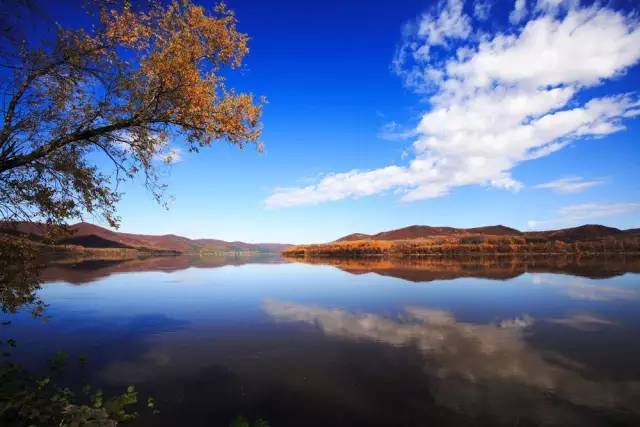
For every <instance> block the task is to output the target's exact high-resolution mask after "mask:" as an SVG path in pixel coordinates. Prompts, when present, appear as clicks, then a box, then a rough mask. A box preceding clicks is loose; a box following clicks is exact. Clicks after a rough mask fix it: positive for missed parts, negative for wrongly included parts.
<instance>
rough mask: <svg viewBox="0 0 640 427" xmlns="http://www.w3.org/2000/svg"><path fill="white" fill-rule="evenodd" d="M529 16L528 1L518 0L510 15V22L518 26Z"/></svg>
mask: <svg viewBox="0 0 640 427" xmlns="http://www.w3.org/2000/svg"><path fill="white" fill-rule="evenodd" d="M526 14H527V0H516V2H515V3H514V5H513V10H512V11H511V13H510V14H509V22H511V23H512V24H517V23H518V22H520V21H522V19H523V18H524V17H525V15H526Z"/></svg>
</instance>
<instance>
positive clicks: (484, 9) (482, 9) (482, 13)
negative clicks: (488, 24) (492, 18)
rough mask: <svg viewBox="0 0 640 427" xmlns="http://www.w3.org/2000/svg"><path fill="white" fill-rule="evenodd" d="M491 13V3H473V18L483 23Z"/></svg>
mask: <svg viewBox="0 0 640 427" xmlns="http://www.w3.org/2000/svg"><path fill="white" fill-rule="evenodd" d="M490 13H491V2H489V1H488V0H476V1H475V2H473V16H475V17H476V18H477V19H478V20H480V21H485V20H486V19H487V18H489V14H490Z"/></svg>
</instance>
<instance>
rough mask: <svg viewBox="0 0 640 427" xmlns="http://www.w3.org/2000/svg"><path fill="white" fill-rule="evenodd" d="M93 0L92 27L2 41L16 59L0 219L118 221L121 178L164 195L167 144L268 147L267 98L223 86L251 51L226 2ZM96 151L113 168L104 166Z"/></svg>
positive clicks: (0, 157) (5, 130) (1, 131)
mask: <svg viewBox="0 0 640 427" xmlns="http://www.w3.org/2000/svg"><path fill="white" fill-rule="evenodd" d="M94 4H97V5H98V9H97V12H99V14H98V15H99V20H98V21H96V24H95V26H92V27H90V28H89V27H87V28H80V29H78V28H64V27H62V26H57V27H56V31H51V32H46V31H44V32H43V33H46V34H48V35H51V40H45V41H44V42H42V43H41V42H40V41H37V42H36V41H32V40H19V41H17V42H16V43H5V44H3V45H2V46H0V55H2V56H3V58H5V59H6V61H8V62H11V63H10V64H2V66H3V67H5V68H6V69H7V70H11V71H9V72H8V73H7V79H6V81H5V82H4V83H5V89H6V93H7V95H6V97H7V102H5V103H4V106H2V107H1V108H0V110H2V111H1V113H2V114H0V116H2V117H3V123H2V125H1V128H0V174H2V180H0V193H1V194H4V195H5V196H4V197H0V220H11V221H16V220H19V221H29V220H34V219H35V220H38V221H44V222H49V223H53V224H62V223H64V222H65V221H67V220H69V219H77V218H79V217H80V216H81V215H85V214H89V215H97V216H101V217H102V218H104V219H105V220H106V222H107V223H109V224H110V225H113V226H115V225H117V223H118V221H119V218H118V217H117V215H116V212H115V207H116V203H117V201H118V199H119V197H120V194H119V193H118V191H117V189H118V184H119V183H120V182H121V181H123V180H127V179H132V178H133V177H134V176H135V175H137V174H143V175H144V183H145V186H146V187H147V188H148V189H149V190H150V191H151V192H152V193H153V195H154V196H155V197H156V199H157V200H158V201H160V202H161V203H162V201H163V200H164V197H163V196H164V189H165V186H164V185H163V184H162V183H161V182H160V177H159V174H158V173H157V170H156V169H157V167H158V165H159V164H160V163H159V162H158V161H156V160H163V159H169V160H170V159H171V158H172V156H171V153H173V152H176V150H179V148H180V147H177V146H176V143H171V144H170V142H171V141H181V142H184V145H185V146H186V149H187V150H190V151H198V150H199V149H200V148H201V147H203V146H206V145H210V144H211V143H213V142H214V141H222V140H225V141H228V142H231V143H233V144H235V145H238V146H240V147H242V146H244V145H245V144H248V143H256V144H257V146H258V148H259V149H260V148H261V144H260V142H259V138H260V134H261V131H262V126H261V124H260V118H261V114H262V104H263V103H264V101H263V100H256V99H254V97H253V95H252V94H251V93H246V92H241V91H236V90H234V89H233V88H230V87H228V86H227V85H226V84H225V78H224V76H225V75H226V74H228V73H231V72H232V71H233V70H234V69H237V68H238V67H240V66H241V65H242V61H243V59H244V57H245V55H246V54H247V53H248V51H249V49H248V47H247V43H248V36H247V35H246V34H244V33H241V32H239V31H238V29H237V28H236V18H235V16H234V14H233V13H232V12H231V11H230V10H229V9H227V8H226V6H224V5H223V4H220V5H218V6H216V7H215V8H213V9H207V8H204V7H202V6H199V5H195V4H193V3H192V2H191V1H190V0H173V1H169V2H167V1H159V0H158V1H155V0H149V1H145V2H129V1H122V0H116V1H113V2H97V1H96V2H95V3H94ZM116 4H118V5H119V6H118V7H116V6H113V5H116ZM96 153H97V154H98V155H100V156H104V157H106V159H107V160H108V161H110V162H112V163H113V169H112V170H109V169H108V168H97V167H96V166H95V164H94V161H93V159H94V158H95V157H93V155H94V154H96Z"/></svg>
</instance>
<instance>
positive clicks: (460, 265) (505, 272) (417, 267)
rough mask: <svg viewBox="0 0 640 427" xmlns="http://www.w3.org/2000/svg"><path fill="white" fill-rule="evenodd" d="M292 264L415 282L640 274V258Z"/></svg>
mask: <svg viewBox="0 0 640 427" xmlns="http://www.w3.org/2000/svg"><path fill="white" fill-rule="evenodd" d="M287 259H288V260H289V261H297V262H305V263H309V264H319V265H331V266H334V267H337V268H339V269H341V270H343V271H346V272H349V273H352V274H364V273H377V274H380V275H383V276H392V277H398V278H401V279H405V280H409V281H412V282H428V281H433V280H447V279H456V278H460V277H482V278H487V279H511V278H514V277H517V276H519V275H521V274H523V273H526V272H530V273H536V272H537V273H543V272H545V273H566V274H571V275H574V276H585V277H590V278H607V277H614V276H618V275H621V274H624V273H627V272H634V273H639V272H640V256H622V255H620V256H616V255H612V256H591V257H589V256H573V255H558V256H548V255H540V256H536V255H530V256H512V255H499V256H495V255H494V256H491V255H488V256H456V257H438V256H434V257H415V258H377V257H369V258H329V257H322V258H287Z"/></svg>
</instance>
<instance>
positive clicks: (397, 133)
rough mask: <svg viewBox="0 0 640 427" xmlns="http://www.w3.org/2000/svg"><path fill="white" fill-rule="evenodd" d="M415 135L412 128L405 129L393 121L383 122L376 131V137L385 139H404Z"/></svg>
mask: <svg viewBox="0 0 640 427" xmlns="http://www.w3.org/2000/svg"><path fill="white" fill-rule="evenodd" d="M415 135H416V132H415V130H414V129H405V128H403V127H402V126H401V125H400V124H399V123H396V122H395V121H390V122H388V123H385V124H384V125H382V127H381V128H380V131H379V132H378V138H380V139H385V140H387V141H404V140H407V139H410V138H413V137H414V136H415Z"/></svg>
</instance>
